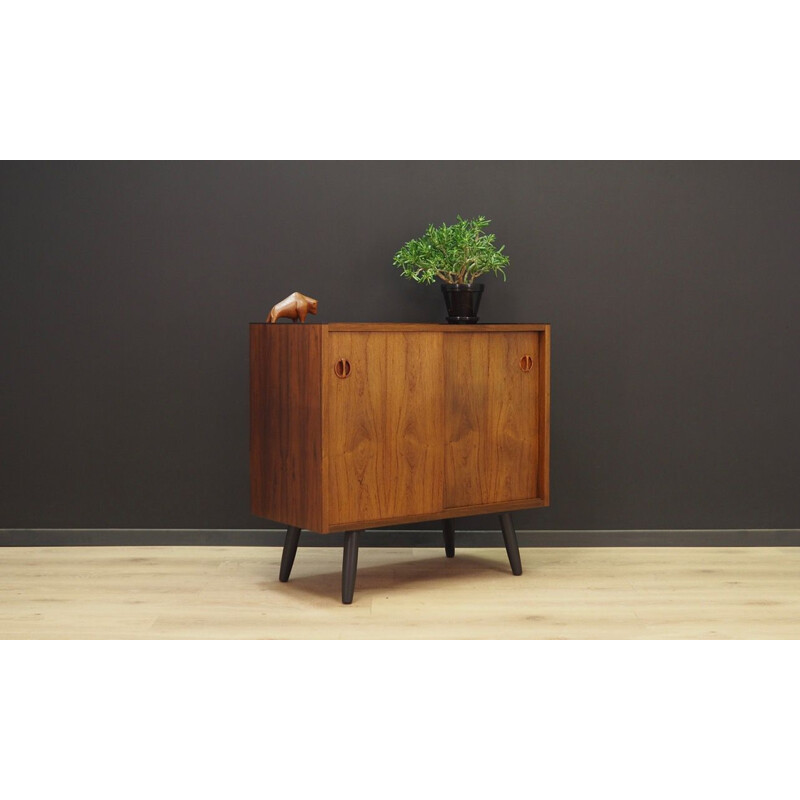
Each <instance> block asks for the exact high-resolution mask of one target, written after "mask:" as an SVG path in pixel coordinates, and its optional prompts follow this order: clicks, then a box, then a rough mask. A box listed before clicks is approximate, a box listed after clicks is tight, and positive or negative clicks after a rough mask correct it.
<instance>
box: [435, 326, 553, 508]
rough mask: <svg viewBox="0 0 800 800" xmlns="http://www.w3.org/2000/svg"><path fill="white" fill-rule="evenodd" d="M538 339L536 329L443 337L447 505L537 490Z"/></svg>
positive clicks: (506, 498) (495, 499)
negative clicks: (525, 331)
mask: <svg viewBox="0 0 800 800" xmlns="http://www.w3.org/2000/svg"><path fill="white" fill-rule="evenodd" d="M538 344H539V335H538V333H535V332H532V333H483V332H480V333H464V334H453V335H450V336H447V337H446V338H445V340H444V351H445V414H446V418H445V430H446V444H445V449H446V457H445V491H444V502H445V507H446V508H457V507H460V506H471V505H475V504H478V503H481V504H491V503H500V502H506V501H516V500H524V499H526V498H536V497H537V495H538V461H539V435H538V430H539V416H538V411H537V409H538V394H539V369H538V365H539V347H538ZM523 359H525V360H526V363H525V369H523V368H522V364H523V363H524V362H523Z"/></svg>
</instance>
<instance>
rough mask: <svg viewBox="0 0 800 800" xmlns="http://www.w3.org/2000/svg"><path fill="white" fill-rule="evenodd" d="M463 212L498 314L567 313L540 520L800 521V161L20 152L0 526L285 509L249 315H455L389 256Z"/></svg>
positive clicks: (5, 213) (2, 398) (12, 202)
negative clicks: (255, 490)
mask: <svg viewBox="0 0 800 800" xmlns="http://www.w3.org/2000/svg"><path fill="white" fill-rule="evenodd" d="M458 213H460V214H462V215H464V216H469V215H477V214H481V213H482V214H485V215H486V216H488V217H490V218H491V219H493V220H494V224H493V227H492V230H493V231H494V232H495V233H496V234H497V237H498V240H499V242H502V243H505V244H506V250H507V252H508V254H509V255H510V256H511V267H510V269H509V273H508V275H509V279H508V282H507V283H505V284H504V283H502V282H500V281H497V280H494V279H487V280H486V283H487V289H486V292H485V296H484V300H483V306H482V308H481V318H482V321H484V322H505V321H529V322H551V323H552V324H553V375H552V379H553V392H552V399H553V416H552V507H551V508H549V509H546V510H534V511H530V512H525V513H520V514H519V515H518V524H519V527H521V528H545V529H627V528H634V529H641V528H797V527H800V421H799V420H800V370H799V369H798V360H799V359H798V352H799V347H798V346H799V345H800V313H799V309H798V298H800V165H798V164H796V163H755V164H754V163H535V162H525V163H506V162H498V163H491V162H477V163H460V162H442V163H433V162H429V163H409V162H384V163H381V162H366V163H362V162H356V163H352V162H351V163H347V162H335V163H324V162H310V163H255V164H250V163H199V164H198V163H116V164H107V163H77V164H72V163H33V164H24V163H5V164H3V165H2V166H0V246H1V247H0V256H1V257H2V262H1V263H2V273H0V331H1V332H2V342H3V346H2V352H0V376H2V377H1V378H0V501H1V502H0V527H3V528H25V527H59V528H60V527H85V528H94V527H136V528H252V527H260V526H264V527H269V526H270V523H268V522H267V521H263V520H257V519H255V518H253V517H251V516H250V514H249V512H248V458H247V452H248V375H247V370H248V353H247V348H248V339H247V323H248V322H250V321H254V320H260V319H263V318H264V316H265V314H266V312H267V310H268V309H269V307H270V306H271V305H272V304H273V303H274V302H275V301H277V300H279V299H280V298H282V297H284V296H285V295H287V294H288V293H290V292H291V291H293V290H300V291H302V292H305V293H307V294H310V295H312V296H314V297H316V298H318V300H319V301H320V314H319V316H318V318H317V320H318V321H321V322H324V321H329V320H367V321H369V320H371V321H390V320H397V321H439V320H442V318H443V303H442V299H441V293H440V292H439V289H438V287H419V286H416V285H414V284H412V283H409V282H406V281H404V280H403V279H401V278H400V276H399V274H397V273H396V271H395V270H394V268H393V267H392V264H391V261H392V255H393V253H394V252H395V250H396V249H397V248H398V247H399V246H400V245H401V244H402V243H403V242H405V241H406V240H407V239H409V238H411V237H413V236H416V235H418V234H420V233H421V232H422V230H423V228H424V226H425V225H426V223H428V222H436V223H439V222H441V221H452V220H454V218H455V216H456V214H458ZM485 523H486V520H481V519H475V520H473V521H472V523H471V524H472V525H474V526H475V527H480V526H482V525H485ZM492 524H493V525H494V524H495V523H492Z"/></svg>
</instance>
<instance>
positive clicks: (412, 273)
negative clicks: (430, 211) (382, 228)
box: [394, 217, 508, 286]
mask: <svg viewBox="0 0 800 800" xmlns="http://www.w3.org/2000/svg"><path fill="white" fill-rule="evenodd" d="M490 222H491V220H490V219H486V217H478V218H477V219H462V218H461V217H458V221H457V222H456V223H455V224H454V225H445V224H444V223H442V226H441V227H440V228H436V227H434V226H433V225H428V229H427V230H426V231H425V235H424V236H421V237H420V238H419V239H412V240H411V241H410V242H406V243H405V244H404V245H403V247H402V248H400V250H398V251H397V253H395V256H394V265H395V266H396V267H398V268H399V269H400V271H401V272H402V273H403V275H404V276H405V277H406V278H410V279H411V280H412V281H417V283H434V282H435V281H436V279H437V278H439V279H441V280H443V281H444V282H445V283H460V284H466V285H468V286H470V285H472V282H473V281H474V280H475V278H477V277H479V276H480V275H485V274H486V273H487V272H491V273H492V274H494V275H498V274H499V275H502V276H503V280H505V279H506V273H505V268H506V267H507V266H508V256H507V255H505V254H504V253H503V248H504V247H505V245H503V247H500V248H499V249H498V248H496V247H495V246H494V234H493V233H484V230H485V229H486V228H487V227H488V226H489V223H490Z"/></svg>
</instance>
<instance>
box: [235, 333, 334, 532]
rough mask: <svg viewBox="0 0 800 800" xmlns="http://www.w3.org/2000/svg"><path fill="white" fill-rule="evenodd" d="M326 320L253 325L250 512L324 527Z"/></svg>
mask: <svg viewBox="0 0 800 800" xmlns="http://www.w3.org/2000/svg"><path fill="white" fill-rule="evenodd" d="M322 330H323V328H322V326H321V325H286V324H275V325H263V324H254V325H251V326H250V499H251V511H252V513H253V514H255V515H257V516H259V517H267V518H268V519H271V520H274V521H275V522H281V523H283V524H285V525H296V526H297V527H299V528H303V529H306V530H315V531H318V530H321V529H322V526H323V520H322V409H321V403H322V392H321V376H320V366H321V351H322V347H321V341H322Z"/></svg>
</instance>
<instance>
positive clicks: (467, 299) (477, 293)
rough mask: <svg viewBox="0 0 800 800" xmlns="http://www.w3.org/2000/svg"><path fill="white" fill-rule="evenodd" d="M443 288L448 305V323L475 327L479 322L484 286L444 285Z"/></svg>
mask: <svg viewBox="0 0 800 800" xmlns="http://www.w3.org/2000/svg"><path fill="white" fill-rule="evenodd" d="M441 286H442V294H443V295H444V302H445V303H446V304H447V321H448V322H449V323H450V324H451V325H474V324H475V323H476V322H477V321H478V306H479V305H480V304H481V295H482V294H483V284H482V283H474V284H472V286H467V285H466V284H465V283H443V284H442V285H441Z"/></svg>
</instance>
